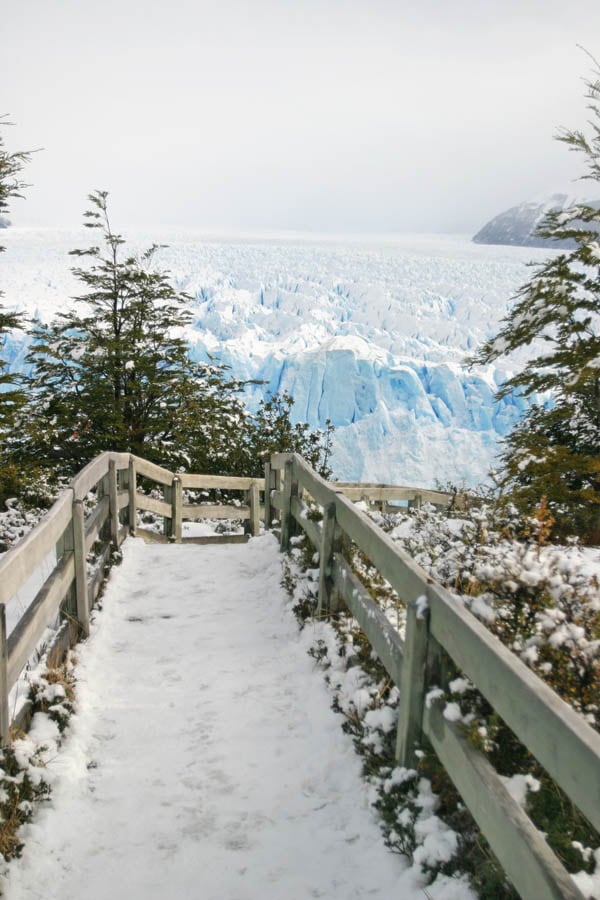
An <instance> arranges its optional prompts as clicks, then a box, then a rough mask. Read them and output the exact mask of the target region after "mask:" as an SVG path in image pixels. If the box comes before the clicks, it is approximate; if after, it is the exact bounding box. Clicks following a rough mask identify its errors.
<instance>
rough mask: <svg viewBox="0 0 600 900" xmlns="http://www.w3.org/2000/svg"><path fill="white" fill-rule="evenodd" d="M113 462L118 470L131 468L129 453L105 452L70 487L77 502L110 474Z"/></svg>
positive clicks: (79, 474) (80, 473)
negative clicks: (110, 466)
mask: <svg viewBox="0 0 600 900" xmlns="http://www.w3.org/2000/svg"><path fill="white" fill-rule="evenodd" d="M111 460H112V462H114V463H115V465H116V467H117V469H126V468H127V467H128V466H129V453H117V452H114V451H105V452H104V453H101V454H100V455H99V456H96V457H95V459H93V460H92V461H91V462H89V463H88V464H87V466H85V468H83V469H82V470H81V472H79V473H78V474H77V475H76V476H75V478H74V479H73V481H72V482H71V484H70V485H69V487H71V488H72V489H73V494H74V499H75V500H84V499H85V497H87V495H88V494H89V492H90V491H91V490H92V489H93V488H95V487H96V485H97V484H98V482H99V481H101V479H102V478H104V476H105V475H107V474H108V470H109V463H110V462H111Z"/></svg>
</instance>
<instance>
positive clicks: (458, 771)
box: [423, 704, 583, 900]
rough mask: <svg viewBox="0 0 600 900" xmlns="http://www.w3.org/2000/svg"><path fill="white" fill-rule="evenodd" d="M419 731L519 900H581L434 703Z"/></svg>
mask: <svg viewBox="0 0 600 900" xmlns="http://www.w3.org/2000/svg"><path fill="white" fill-rule="evenodd" d="M423 730H424V732H425V734H426V735H427V737H428V738H429V740H430V742H431V744H432V746H433V749H434V750H435V752H436V754H437V755H438V757H439V759H440V761H441V763H442V765H443V766H444V768H445V769H446V771H447V772H448V774H449V775H450V777H451V779H452V781H453V782H454V784H455V785H456V787H457V788H458V791H459V792H460V794H461V796H462V798H463V800H464V801H465V803H466V805H467V806H468V808H469V810H470V812H471V814H472V815H473V818H474V819H475V821H476V822H477V824H478V825H479V827H480V828H481V830H482V832H483V833H484V834H485V836H486V837H487V839H488V841H489V842H490V846H491V847H492V850H493V851H494V853H495V854H496V856H497V857H498V860H499V861H500V864H501V865H502V867H503V869H504V871H505V872H506V874H507V876H508V878H509V879H510V881H511V882H512V883H513V885H514V886H515V888H516V890H517V891H518V892H519V894H520V896H521V897H522V898H523V900H583V895H582V894H581V893H580V891H579V890H578V889H577V887H576V886H575V883H574V881H573V880H572V878H571V876H570V875H569V874H568V873H567V872H566V871H565V869H564V868H563V867H562V865H561V864H560V862H559V861H558V859H557V857H556V856H555V855H554V853H553V852H552V850H551V849H550V848H549V846H548V845H547V844H546V842H545V840H544V838H543V837H542V835H541V833H540V832H539V831H538V830H537V829H536V828H535V827H534V826H533V824H532V823H531V821H530V819H529V818H528V817H527V815H526V814H525V812H524V811H523V810H522V809H521V807H520V806H519V804H518V803H517V802H516V801H515V800H514V799H513V798H512V796H511V795H510V794H509V792H508V790H507V788H506V787H505V785H504V784H503V782H502V781H501V779H500V777H499V776H498V774H497V773H496V772H495V771H494V769H493V768H492V766H491V765H490V764H489V762H488V761H487V760H486V758H485V757H484V756H483V754H481V753H480V752H479V751H477V750H475V748H474V747H472V746H471V745H470V744H469V742H468V741H467V739H466V738H465V737H464V736H463V735H462V734H461V732H460V731H459V728H458V727H457V726H456V725H455V724H454V723H452V722H448V721H447V720H446V719H444V716H443V713H442V710H441V709H440V708H439V706H438V705H437V704H432V706H431V707H430V708H429V709H427V708H425V710H424V714H423Z"/></svg>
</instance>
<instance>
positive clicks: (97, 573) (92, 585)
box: [88, 544, 112, 606]
mask: <svg viewBox="0 0 600 900" xmlns="http://www.w3.org/2000/svg"><path fill="white" fill-rule="evenodd" d="M111 549H112V548H111V545H110V544H105V546H104V548H103V550H102V553H101V554H100V556H99V557H98V559H97V561H96V568H95V570H94V573H93V575H92V577H91V578H90V579H89V580H88V597H89V598H90V606H93V605H94V603H95V602H96V599H97V597H98V594H99V593H100V589H101V587H102V584H103V583H104V581H105V580H106V575H105V572H104V569H105V568H106V565H107V563H108V560H109V558H110V554H111Z"/></svg>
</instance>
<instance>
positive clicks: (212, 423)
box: [18, 191, 332, 476]
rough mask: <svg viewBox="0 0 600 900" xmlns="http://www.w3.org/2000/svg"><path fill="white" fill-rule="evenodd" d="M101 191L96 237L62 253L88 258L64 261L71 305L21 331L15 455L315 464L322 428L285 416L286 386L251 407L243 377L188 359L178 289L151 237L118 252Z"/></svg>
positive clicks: (243, 469)
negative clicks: (29, 340) (281, 456)
mask: <svg viewBox="0 0 600 900" xmlns="http://www.w3.org/2000/svg"><path fill="white" fill-rule="evenodd" d="M107 196H108V195H107V193H106V192H103V191H97V192H96V193H94V194H92V195H90V198H89V200H90V204H91V208H90V209H89V210H88V212H86V213H85V218H86V225H87V226H88V227H89V228H92V229H96V230H98V231H100V232H101V235H102V241H101V242H99V244H97V245H94V246H92V247H90V248H88V249H87V250H75V251H73V254H74V255H75V256H77V257H78V258H80V259H82V258H83V259H86V258H87V259H89V260H91V265H90V266H89V267H81V266H78V267H76V268H74V269H73V271H74V274H75V275H76V277H77V278H78V279H79V280H80V281H81V283H82V284H83V285H84V287H85V291H84V293H83V294H82V295H81V296H80V297H77V298H76V300H75V307H74V309H73V310H72V311H69V312H65V313H62V314H60V315H59V316H58V317H57V318H56V319H55V320H54V322H52V323H51V324H50V325H41V324H38V325H37V326H36V327H35V328H34V330H33V344H32V348H31V350H30V353H29V357H28V358H29V361H30V362H31V364H32V366H33V373H32V378H31V396H30V402H29V404H28V406H27V408H26V410H25V411H24V413H23V415H22V417H21V428H20V438H19V439H18V455H19V457H20V458H23V459H26V460H29V461H30V462H32V463H33V462H34V461H35V462H37V463H38V464H41V465H43V466H45V467H48V468H50V469H51V470H53V472H54V473H55V474H71V473H73V472H76V471H78V470H79V469H80V468H81V467H82V465H84V464H85V463H86V462H88V461H89V460H90V459H92V458H93V457H94V456H96V455H97V454H98V453H100V452H101V451H103V450H122V451H129V452H132V453H135V454H137V455H138V456H142V457H144V458H146V459H149V460H151V461H154V462H158V463H161V464H163V465H165V466H167V467H169V468H171V469H179V468H183V469H186V470H190V471H195V472H205V473H208V474H221V475H257V476H258V475H261V474H262V463H263V461H264V460H265V459H266V458H267V457H268V455H269V453H271V452H273V451H276V450H277V451H296V452H299V453H302V454H303V455H304V456H305V457H306V458H307V459H308V461H309V462H311V464H313V465H316V466H320V467H321V468H323V467H325V469H326V466H327V461H328V458H329V454H330V436H331V430H332V429H331V427H328V429H327V431H326V433H325V434H323V433H321V432H319V431H314V432H313V431H311V430H310V429H309V426H308V425H307V424H306V423H298V424H295V425H292V423H291V419H290V414H291V410H292V405H293V401H292V399H291V398H290V397H289V396H288V395H287V394H284V395H283V396H282V397H279V396H275V397H271V398H270V399H269V400H267V401H264V402H263V403H262V404H261V406H260V408H259V410H258V412H257V413H256V414H255V415H251V414H250V413H249V412H248V411H247V409H246V407H245V405H244V403H243V400H242V396H241V394H242V391H243V389H244V387H245V383H244V382H241V381H238V380H236V379H234V378H231V377H229V375H228V372H227V369H226V367H225V366H223V365H221V364H220V363H218V362H216V361H214V360H209V361H208V362H201V363H196V362H193V361H192V360H191V358H190V355H189V352H188V346H187V343H186V340H185V330H186V327H187V326H188V325H190V323H191V314H190V311H189V304H190V298H189V297H187V296H186V295H185V294H181V293H178V292H177V291H175V289H174V288H173V287H172V285H171V284H170V283H169V281H168V278H167V276H166V275H165V274H164V273H161V272H157V271H156V270H155V269H154V267H153V260H154V256H155V253H156V250H157V249H158V247H157V246H152V247H150V248H149V249H148V250H147V251H146V252H145V253H144V254H142V256H140V257H136V256H131V255H126V254H125V253H124V251H123V247H124V240H123V238H122V237H121V236H120V235H118V234H115V232H114V231H113V230H112V227H111V224H110V220H109V215H108V207H107Z"/></svg>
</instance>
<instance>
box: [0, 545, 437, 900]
mask: <svg viewBox="0 0 600 900" xmlns="http://www.w3.org/2000/svg"><path fill="white" fill-rule="evenodd" d="M280 581H281V559H280V557H279V554H278V550H277V545H276V542H275V540H274V538H273V537H272V536H270V535H266V536H264V537H261V538H255V539H253V540H251V541H250V542H249V543H248V544H246V545H229V546H223V545H221V546H212V547H207V546H206V547H192V546H181V545H179V546H176V545H169V546H163V545H153V544H150V545H147V544H144V543H143V542H142V540H141V539H136V540H129V541H127V543H126V545H125V555H124V562H123V564H122V565H121V566H120V567H119V568H116V569H113V571H112V573H111V578H110V582H109V585H108V588H107V590H106V593H105V597H104V608H103V611H102V612H100V613H98V614H97V615H96V622H95V626H94V629H93V633H92V637H91V638H90V640H89V641H88V642H87V643H86V644H85V645H82V647H81V649H80V651H79V654H78V655H79V665H78V678H79V682H78V713H77V714H76V716H75V717H74V718H73V720H72V724H71V731H70V734H69V736H68V738H67V740H66V741H65V743H64V745H63V748H62V749H61V750H60V752H59V753H58V754H57V756H56V758H55V759H54V760H53V761H52V763H51V769H52V775H53V781H54V789H53V797H52V800H51V802H50V803H49V804H46V805H44V806H43V807H41V808H40V809H39V810H38V812H37V813H36V816H35V819H34V821H33V822H32V824H30V825H28V826H26V828H25V829H24V835H23V836H24V839H25V842H26V847H25V851H24V855H23V858H22V859H21V860H17V861H15V862H13V863H12V864H11V866H10V873H9V876H8V882H7V890H6V896H7V897H8V898H11V900H33V898H36V900H37V898H40V900H41V898H43V900H53V898H60V900H100V898H102V900H105V898H111V900H121V898H122V900H125V898H127V900H153V898H161V900H167V898H176V900H188V898H190V900H191V898H202V900H268V898H277V900H284V898H285V900H304V898H312V897H324V898H328V900H338V898H339V900H350V898H359V897H360V898H364V897H376V898H377V897H380V898H384V897H385V898H389V897H395V898H398V900H402V898H419V900H423V898H424V897H425V896H426V895H425V893H424V892H423V891H422V890H421V889H420V887H419V885H418V883H417V879H416V876H415V875H414V873H413V871H412V870H408V869H407V867H406V863H405V861H404V860H403V859H402V858H401V857H399V856H397V855H394V854H392V853H390V852H389V851H387V850H386V849H385V847H384V844H383V840H382V837H381V835H380V832H379V828H378V825H377V823H376V821H375V819H374V816H373V814H372V812H371V810H370V808H369V805H368V801H367V789H366V787H365V785H364V782H363V781H362V780H361V778H360V762H359V760H358V758H357V757H356V755H355V753H354V750H353V747H352V741H351V739H350V738H349V737H348V736H346V735H345V734H344V733H343V732H342V731H341V729H340V720H339V717H338V716H336V715H335V713H333V712H332V711H331V709H330V697H329V696H328V693H327V689H326V687H325V685H324V683H323V677H322V673H320V672H319V671H316V670H315V667H314V665H313V662H312V660H311V659H310V657H309V656H308V655H307V652H306V649H307V640H308V637H307V636H302V635H299V633H298V628H297V625H296V623H295V620H294V618H293V616H292V614H291V613H290V611H289V609H286V600H287V598H286V595H285V593H284V591H283V589H282V588H281V586H280Z"/></svg>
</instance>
